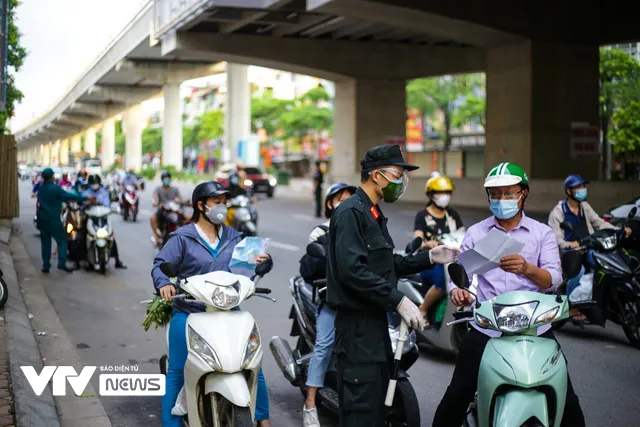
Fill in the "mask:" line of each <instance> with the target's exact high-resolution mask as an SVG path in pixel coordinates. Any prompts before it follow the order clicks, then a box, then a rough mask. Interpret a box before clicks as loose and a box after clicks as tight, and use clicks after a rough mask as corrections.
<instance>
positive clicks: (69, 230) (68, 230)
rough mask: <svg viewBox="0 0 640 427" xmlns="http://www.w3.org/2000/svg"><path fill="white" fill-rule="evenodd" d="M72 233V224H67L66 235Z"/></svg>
mask: <svg viewBox="0 0 640 427" xmlns="http://www.w3.org/2000/svg"><path fill="white" fill-rule="evenodd" d="M72 231H73V224H71V223H68V224H67V234H71V232H72Z"/></svg>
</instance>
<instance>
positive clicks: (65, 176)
mask: <svg viewBox="0 0 640 427" xmlns="http://www.w3.org/2000/svg"><path fill="white" fill-rule="evenodd" d="M58 186H59V187H72V186H73V185H72V184H71V181H69V174H66V173H63V174H62V178H60V180H59V181H58Z"/></svg>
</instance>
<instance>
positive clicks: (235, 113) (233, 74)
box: [223, 63, 251, 162]
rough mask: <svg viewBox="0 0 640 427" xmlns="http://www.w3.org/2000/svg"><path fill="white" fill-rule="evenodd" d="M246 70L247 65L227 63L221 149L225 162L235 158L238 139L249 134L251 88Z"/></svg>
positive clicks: (247, 68)
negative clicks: (222, 147)
mask: <svg viewBox="0 0 640 427" xmlns="http://www.w3.org/2000/svg"><path fill="white" fill-rule="evenodd" d="M248 70H249V67H248V66H247V65H242V64H233V63H227V98H226V100H225V103H224V106H225V111H224V149H223V160H224V161H225V162H228V161H232V160H235V159H236V154H237V148H236V147H237V144H238V141H240V140H241V139H246V138H248V137H249V136H250V135H251V90H250V88H249V76H248Z"/></svg>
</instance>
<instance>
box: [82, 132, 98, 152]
mask: <svg viewBox="0 0 640 427" xmlns="http://www.w3.org/2000/svg"><path fill="white" fill-rule="evenodd" d="M84 151H86V152H87V153H89V156H90V157H91V158H92V159H93V158H95V157H96V130H95V129H94V128H89V129H87V133H85V135H84Z"/></svg>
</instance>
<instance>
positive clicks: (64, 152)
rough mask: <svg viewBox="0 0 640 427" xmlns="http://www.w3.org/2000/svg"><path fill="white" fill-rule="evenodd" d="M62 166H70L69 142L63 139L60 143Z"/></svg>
mask: <svg viewBox="0 0 640 427" xmlns="http://www.w3.org/2000/svg"><path fill="white" fill-rule="evenodd" d="M59 161H60V164H61V165H65V166H68V165H69V140H68V139H63V140H61V141H60V159H59Z"/></svg>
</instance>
